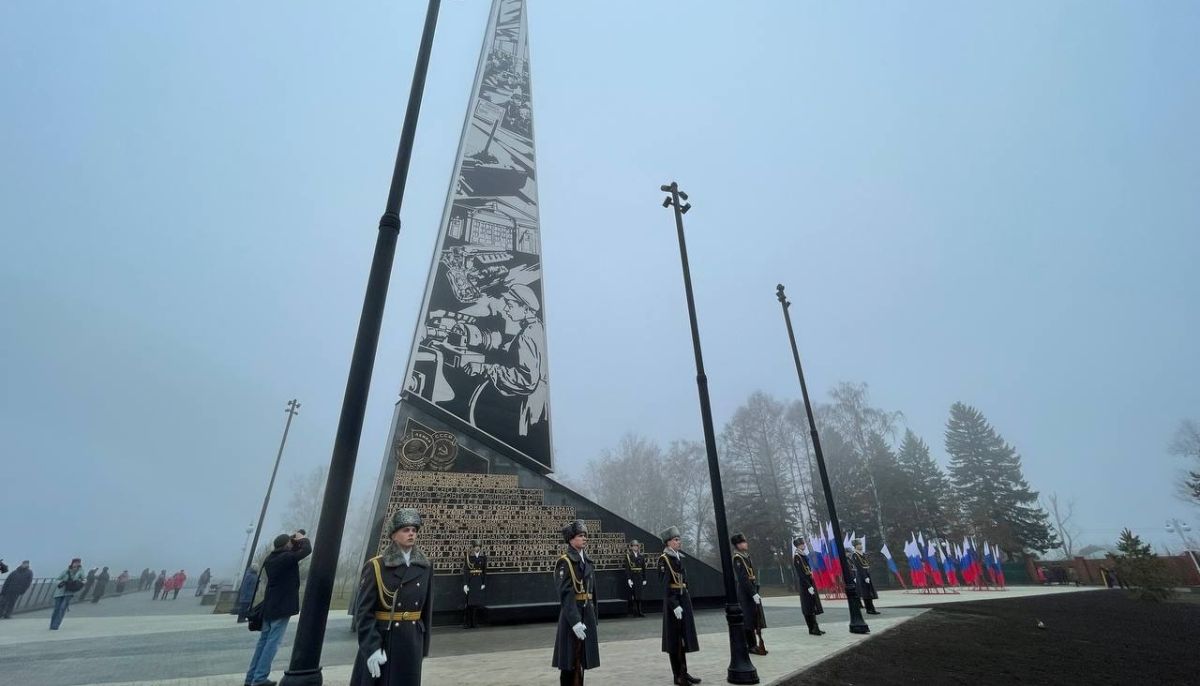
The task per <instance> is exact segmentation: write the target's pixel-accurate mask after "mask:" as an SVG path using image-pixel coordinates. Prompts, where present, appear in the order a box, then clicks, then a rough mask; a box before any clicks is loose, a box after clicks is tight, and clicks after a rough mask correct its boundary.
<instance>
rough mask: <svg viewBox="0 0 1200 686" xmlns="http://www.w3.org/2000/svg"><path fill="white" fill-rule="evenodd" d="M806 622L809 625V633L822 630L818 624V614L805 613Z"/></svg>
mask: <svg viewBox="0 0 1200 686" xmlns="http://www.w3.org/2000/svg"><path fill="white" fill-rule="evenodd" d="M804 623H805V624H807V625H808V633H810V634H813V633H816V632H818V631H820V630H821V627H819V626H817V616H816V615H804Z"/></svg>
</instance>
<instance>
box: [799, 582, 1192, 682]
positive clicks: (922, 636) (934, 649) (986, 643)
mask: <svg viewBox="0 0 1200 686" xmlns="http://www.w3.org/2000/svg"><path fill="white" fill-rule="evenodd" d="M1196 601H1197V596H1196V594H1188V595H1187V596H1185V597H1183V598H1182V599H1179V600H1176V601H1173V602H1167V603H1153V602H1146V601H1140V600H1135V599H1133V598H1130V597H1128V596H1127V595H1125V594H1124V593H1123V592H1121V591H1095V592H1089V593H1065V594H1062V595H1052V596H1040V597H1033V598H1014V599H1012V600H989V601H978V602H967V603H953V604H949V605H937V606H933V607H931V608H930V611H929V612H926V613H925V614H923V615H921V616H920V617H917V618H916V619H913V620H910V621H908V622H905V623H904V624H901V625H900V626H899V627H897V628H895V629H892V630H891V631H888V632H887V633H885V634H882V635H880V636H878V637H876V638H872V639H871V640H869V641H867V642H866V643H864V644H862V645H861V646H860V647H857V648H853V649H851V650H849V651H847V652H844V653H842V654H841V655H838V656H836V657H834V658H832V659H829V660H827V661H825V662H822V663H820V664H818V665H815V666H814V667H813V668H812V669H810V670H807V671H806V672H804V673H803V674H800V675H799V676H797V677H794V678H792V679H790V680H789V681H787V682H785V686H799V685H800V684H805V685H808V684H839V685H841V684H847V685H849V684H863V685H869V686H876V685H887V684H921V685H922V686H930V685H934V684H970V685H971V686H982V685H987V684H1002V685H1004V686H1011V685H1012V684H1084V685H1086V686H1093V685H1095V684H1200V602H1196ZM1039 620H1040V621H1041V622H1042V623H1043V624H1044V625H1045V628H1038V625H1037V624H1038V621H1039Z"/></svg>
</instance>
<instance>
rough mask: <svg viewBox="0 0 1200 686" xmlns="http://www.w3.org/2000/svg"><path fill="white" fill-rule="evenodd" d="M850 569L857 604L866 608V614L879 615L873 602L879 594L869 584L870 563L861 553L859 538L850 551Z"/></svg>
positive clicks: (873, 585) (861, 547) (860, 540)
mask: <svg viewBox="0 0 1200 686" xmlns="http://www.w3.org/2000/svg"><path fill="white" fill-rule="evenodd" d="M850 568H851V569H852V570H854V588H855V589H856V590H857V591H858V602H859V604H864V605H866V606H867V614H869V615H877V614H879V611H878V610H876V609H875V602H874V601H875V599H877V598H878V597H879V594H878V593H876V592H875V584H873V583H871V563H870V562H868V561H867V556H866V554H864V553H863V542H862V539H861V538H856V539H854V550H851V551H850Z"/></svg>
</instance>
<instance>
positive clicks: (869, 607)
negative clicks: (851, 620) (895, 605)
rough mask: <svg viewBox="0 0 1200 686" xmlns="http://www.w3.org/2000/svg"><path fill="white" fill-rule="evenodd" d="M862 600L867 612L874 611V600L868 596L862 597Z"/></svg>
mask: <svg viewBox="0 0 1200 686" xmlns="http://www.w3.org/2000/svg"><path fill="white" fill-rule="evenodd" d="M862 602H863V604H864V605H866V606H867V612H875V602H874V601H872V600H871V599H870V598H862Z"/></svg>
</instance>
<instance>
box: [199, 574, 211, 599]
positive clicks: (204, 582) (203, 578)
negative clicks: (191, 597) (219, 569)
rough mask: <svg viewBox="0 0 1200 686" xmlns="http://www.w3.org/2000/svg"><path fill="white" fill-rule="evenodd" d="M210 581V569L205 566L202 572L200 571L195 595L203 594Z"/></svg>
mask: <svg viewBox="0 0 1200 686" xmlns="http://www.w3.org/2000/svg"><path fill="white" fill-rule="evenodd" d="M209 581H212V569H211V568H209V567H205V568H204V571H203V572H200V580H199V581H198V582H197V583H196V595H197V596H201V595H204V592H205V591H206V590H208V582H209Z"/></svg>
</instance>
